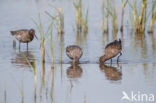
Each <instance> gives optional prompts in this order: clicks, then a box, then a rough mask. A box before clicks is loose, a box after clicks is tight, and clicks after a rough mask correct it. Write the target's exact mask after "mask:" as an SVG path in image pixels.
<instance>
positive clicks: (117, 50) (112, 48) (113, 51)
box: [99, 39, 122, 63]
mask: <svg viewBox="0 0 156 103" xmlns="http://www.w3.org/2000/svg"><path fill="white" fill-rule="evenodd" d="M121 50H122V44H121V40H120V39H119V41H117V40H115V41H113V42H111V43H109V44H108V45H107V46H106V47H105V54H104V55H103V56H101V57H100V59H99V62H100V63H103V62H105V61H107V60H109V59H111V61H112V58H113V57H115V56H117V55H118V54H120V55H119V56H118V58H117V62H118V61H119V57H120V56H121V55H122V53H121Z"/></svg>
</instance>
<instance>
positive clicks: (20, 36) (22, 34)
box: [11, 29, 34, 43]
mask: <svg viewBox="0 0 156 103" xmlns="http://www.w3.org/2000/svg"><path fill="white" fill-rule="evenodd" d="M11 34H12V35H13V36H15V38H16V39H17V40H19V41H20V42H23V43H27V42H30V41H32V40H33V39H34V36H33V35H30V34H29V30H27V29H22V30H17V31H11Z"/></svg>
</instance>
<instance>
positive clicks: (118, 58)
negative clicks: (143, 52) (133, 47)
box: [117, 52, 122, 63]
mask: <svg viewBox="0 0 156 103" xmlns="http://www.w3.org/2000/svg"><path fill="white" fill-rule="evenodd" d="M121 55H122V53H121V52H120V55H119V56H118V58H117V63H118V62H119V57H120V56H121Z"/></svg>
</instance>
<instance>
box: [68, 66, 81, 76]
mask: <svg viewBox="0 0 156 103" xmlns="http://www.w3.org/2000/svg"><path fill="white" fill-rule="evenodd" d="M66 72H67V76H68V77H69V78H79V77H81V75H82V72H83V71H82V68H81V67H80V66H79V65H78V64H73V63H71V66H70V67H69V68H68V69H67V71H66Z"/></svg>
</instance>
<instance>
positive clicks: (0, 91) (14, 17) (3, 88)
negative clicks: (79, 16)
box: [0, 0, 156, 103]
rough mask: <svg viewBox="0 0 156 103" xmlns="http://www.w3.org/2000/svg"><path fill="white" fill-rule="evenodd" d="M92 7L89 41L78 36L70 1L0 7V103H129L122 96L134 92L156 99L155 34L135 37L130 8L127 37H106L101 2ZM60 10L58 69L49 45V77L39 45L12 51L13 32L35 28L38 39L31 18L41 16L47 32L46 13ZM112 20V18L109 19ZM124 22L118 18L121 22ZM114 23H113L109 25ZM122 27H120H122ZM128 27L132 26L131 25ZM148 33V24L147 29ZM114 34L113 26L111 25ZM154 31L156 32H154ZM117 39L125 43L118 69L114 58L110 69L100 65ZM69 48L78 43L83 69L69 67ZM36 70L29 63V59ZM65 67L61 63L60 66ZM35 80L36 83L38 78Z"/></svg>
mask: <svg viewBox="0 0 156 103" xmlns="http://www.w3.org/2000/svg"><path fill="white" fill-rule="evenodd" d="M49 4H50V5H51V6H50V5H49ZM83 4H84V8H88V10H89V14H88V24H89V31H88V34H87V36H86V37H84V36H83V34H77V32H76V23H75V21H76V20H75V18H76V17H75V9H74V7H73V2H72V1H71V0H59V1H42V0H41V1H40V0H33V1H32V0H22V1H19V0H12V1H10V0H2V1H1V3H0V24H1V25H0V41H1V43H0V102H6V103H11V102H14V103H20V102H22V103H23V102H25V103H33V102H34V103H45V102H47V103H50V102H54V103H103V102H108V103H115V102H118V103H125V102H127V101H126V100H121V97H122V96H123V94H122V92H123V91H125V92H126V93H127V94H128V96H130V95H131V94H130V93H131V92H132V91H133V92H134V93H136V94H137V93H138V92H139V93H140V94H141V93H146V94H147V95H149V94H153V95H155V96H156V89H155V86H156V82H155V81H156V75H155V74H156V59H155V58H156V42H155V38H156V35H155V33H153V34H148V33H145V34H144V36H136V35H135V33H134V32H133V30H131V25H130V24H128V23H127V20H128V16H129V15H128V13H127V12H128V11H129V10H130V8H129V7H128V6H127V7H126V9H125V10H126V11H127V12H126V14H125V22H124V25H125V29H124V33H123V34H122V33H120V32H118V33H117V34H114V35H113V33H112V32H111V30H110V32H109V34H108V35H107V34H104V35H102V30H101V27H100V21H101V19H102V13H101V7H102V2H101V0H96V1H95V0H89V1H88V0H86V1H83ZM115 6H116V8H117V10H118V13H119V14H120V13H121V9H120V7H121V2H116V5H115ZM54 7H56V8H62V11H63V12H64V17H65V18H64V19H65V33H64V35H63V36H62V37H60V36H59V35H58V34H57V33H56V31H54V34H53V42H54V55H55V57H54V60H55V65H54V70H53V69H51V55H50V53H51V52H50V45H49V42H47V43H46V63H45V74H43V69H42V62H41V61H42V59H41V58H42V57H41V48H40V41H39V40H35V39H34V40H33V41H32V42H31V43H29V51H28V52H27V51H26V45H25V44H22V45H21V50H20V51H19V50H18V42H17V47H16V48H15V49H14V48H13V47H12V40H13V38H12V36H11V35H10V32H9V31H10V30H15V29H23V28H34V29H35V30H36V35H37V36H38V37H40V35H39V31H38V30H37V28H36V26H35V24H34V23H33V21H32V19H34V20H36V21H37V20H38V13H40V15H41V20H42V23H43V29H44V31H46V28H47V24H48V23H49V20H50V18H49V17H48V16H47V15H46V14H45V13H44V12H45V11H48V12H50V13H52V14H54V15H55V13H56V11H55V9H54ZM110 18H111V17H110ZM118 21H120V15H119V17H118ZM109 22H110V24H111V20H110V21H109ZM118 23H119V25H120V22H118ZM127 25H128V26H127ZM147 28H148V25H147ZM110 29H111V25H110ZM154 29H155V30H156V28H154ZM116 38H121V39H122V41H123V51H122V52H123V55H122V56H121V58H120V63H119V65H117V64H116V58H114V59H113V64H112V65H110V64H109V62H110V61H107V63H106V65H99V64H98V59H99V57H100V56H101V55H103V52H104V47H105V45H106V44H107V43H109V42H111V41H112V40H114V39H116ZM70 44H78V45H80V46H81V47H82V49H83V52H84V53H83V56H82V58H81V59H80V62H81V64H80V65H79V66H77V67H76V68H77V69H76V70H74V69H73V67H72V66H71V65H70V63H69V62H70V59H69V58H68V57H67V56H66V54H65V48H66V46H67V45H70ZM25 57H27V58H28V61H29V62H30V63H31V65H32V66H36V68H37V69H36V70H33V69H32V67H31V66H30V65H29V63H28V62H27V60H26V58H25ZM61 62H62V63H61ZM35 78H36V79H35Z"/></svg>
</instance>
